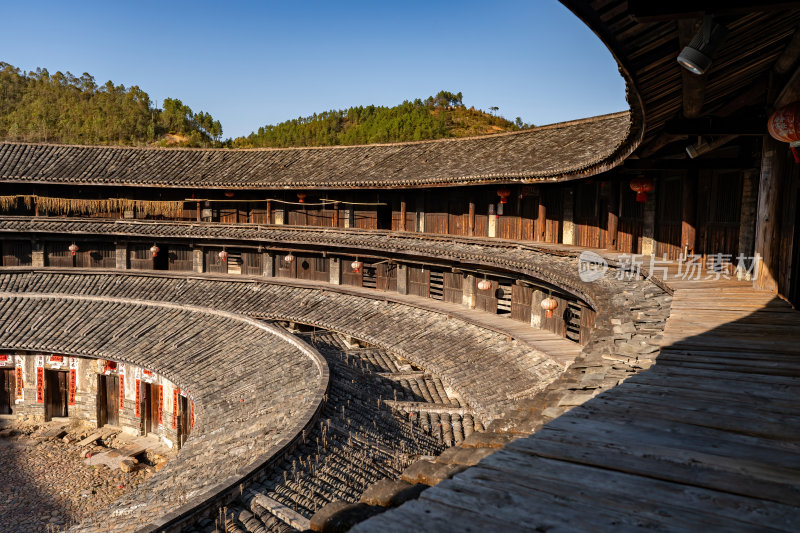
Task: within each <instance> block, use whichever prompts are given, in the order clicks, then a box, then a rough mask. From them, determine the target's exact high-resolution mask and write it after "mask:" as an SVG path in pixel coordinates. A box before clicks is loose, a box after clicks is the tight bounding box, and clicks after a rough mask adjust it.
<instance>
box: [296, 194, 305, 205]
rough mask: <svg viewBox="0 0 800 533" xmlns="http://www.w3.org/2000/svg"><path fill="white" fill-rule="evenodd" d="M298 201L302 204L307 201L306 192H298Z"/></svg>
mask: <svg viewBox="0 0 800 533" xmlns="http://www.w3.org/2000/svg"><path fill="white" fill-rule="evenodd" d="M297 201H298V202H300V203H301V204H304V203H306V193H304V192H299V193H297Z"/></svg>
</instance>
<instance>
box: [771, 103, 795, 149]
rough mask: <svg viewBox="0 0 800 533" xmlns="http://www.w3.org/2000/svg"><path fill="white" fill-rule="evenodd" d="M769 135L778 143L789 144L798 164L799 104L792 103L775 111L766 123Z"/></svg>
mask: <svg viewBox="0 0 800 533" xmlns="http://www.w3.org/2000/svg"><path fill="white" fill-rule="evenodd" d="M767 130H769V134H770V135H772V137H773V138H774V139H776V140H778V141H781V142H785V143H789V146H790V147H791V149H792V155H794V161H795V163H800V153H798V151H797V147H798V146H800V102H794V103H793V104H789V105H787V106H783V107H782V108H780V109H778V110H777V111H775V112H774V113H773V114H772V116H770V117H769V122H767Z"/></svg>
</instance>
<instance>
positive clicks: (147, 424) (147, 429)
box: [141, 382, 155, 435]
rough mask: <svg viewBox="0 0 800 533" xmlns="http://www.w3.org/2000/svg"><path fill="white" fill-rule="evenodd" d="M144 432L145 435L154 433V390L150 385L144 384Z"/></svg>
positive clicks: (142, 386)
mask: <svg viewBox="0 0 800 533" xmlns="http://www.w3.org/2000/svg"><path fill="white" fill-rule="evenodd" d="M141 390H142V430H143V434H144V435H147V434H148V433H152V432H153V429H154V427H155V426H154V424H153V403H154V402H153V389H152V385H151V384H150V383H145V382H142V384H141Z"/></svg>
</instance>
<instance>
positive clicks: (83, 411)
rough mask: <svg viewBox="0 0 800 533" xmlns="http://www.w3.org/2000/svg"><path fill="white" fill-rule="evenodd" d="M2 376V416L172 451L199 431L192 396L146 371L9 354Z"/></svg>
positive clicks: (0, 365) (0, 357)
mask: <svg viewBox="0 0 800 533" xmlns="http://www.w3.org/2000/svg"><path fill="white" fill-rule="evenodd" d="M0 372H1V373H2V375H3V378H4V379H3V383H4V396H3V401H2V402H0V416H7V417H14V418H18V419H22V420H27V421H35V422H46V421H50V420H53V419H64V420H71V421H80V422H84V423H86V424H88V425H90V426H93V427H102V426H105V425H110V426H115V427H120V428H122V429H123V430H124V431H126V432H128V433H130V434H133V435H155V436H157V437H158V438H159V439H161V440H162V441H163V442H164V443H165V444H166V445H167V446H169V447H173V446H180V444H182V440H184V441H185V439H186V437H187V436H188V434H189V433H190V432H191V429H192V426H193V425H194V412H193V404H192V402H191V400H190V399H189V398H188V393H187V392H186V391H181V389H180V388H179V387H178V386H177V385H175V384H174V383H172V382H171V381H169V380H168V379H166V378H164V377H163V376H159V375H157V374H155V373H154V372H151V371H150V370H148V369H146V368H141V367H138V366H135V365H130V364H125V363H121V362H116V361H108V360H104V359H89V358H85V357H70V356H66V355H58V354H47V353H27V352H3V353H0ZM6 395H7V398H8V401H6ZM6 404H7V405H6Z"/></svg>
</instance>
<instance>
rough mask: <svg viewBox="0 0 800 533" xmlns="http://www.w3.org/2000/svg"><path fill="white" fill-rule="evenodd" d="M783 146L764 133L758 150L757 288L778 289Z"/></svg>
mask: <svg viewBox="0 0 800 533" xmlns="http://www.w3.org/2000/svg"><path fill="white" fill-rule="evenodd" d="M786 150H787V148H786V147H785V146H783V145H780V144H779V143H778V141H776V140H774V139H772V138H771V137H768V136H764V141H763V148H762V151H761V180H760V182H759V184H758V216H757V217H756V220H757V222H756V241H755V247H754V248H755V253H757V254H760V255H761V262H760V265H759V269H758V277H757V278H756V280H755V281H754V282H753V286H754V287H755V288H757V289H761V290H765V291H771V292H776V293H777V292H778V290H779V283H778V275H779V264H780V246H779V242H780V237H781V227H780V220H781V214H780V212H779V208H780V206H781V200H782V192H783V184H784V181H785V175H786V170H787V169H786V168H785V165H784V161H785V155H786Z"/></svg>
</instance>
